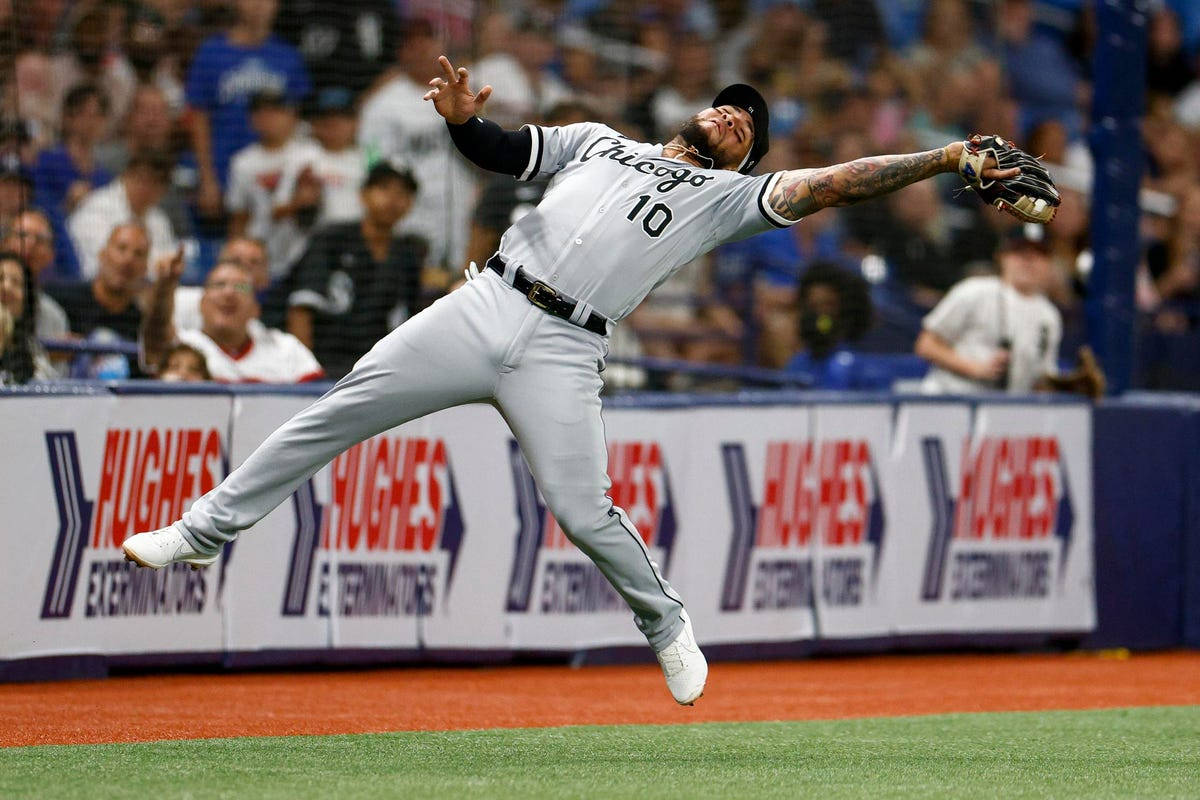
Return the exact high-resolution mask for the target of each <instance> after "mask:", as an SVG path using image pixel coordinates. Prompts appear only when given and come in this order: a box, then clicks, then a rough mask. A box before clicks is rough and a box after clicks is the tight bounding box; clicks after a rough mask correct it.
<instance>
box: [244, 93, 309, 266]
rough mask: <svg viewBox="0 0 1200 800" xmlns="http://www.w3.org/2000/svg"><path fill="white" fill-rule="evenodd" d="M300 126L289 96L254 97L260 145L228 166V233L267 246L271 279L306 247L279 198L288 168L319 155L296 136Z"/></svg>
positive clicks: (253, 124)
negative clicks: (259, 241)
mask: <svg viewBox="0 0 1200 800" xmlns="http://www.w3.org/2000/svg"><path fill="white" fill-rule="evenodd" d="M296 123H297V120H296V110H295V108H293V107H292V105H291V101H290V100H288V98H287V96H286V95H285V94H283V93H282V92H280V91H277V90H274V89H264V90H262V91H259V92H257V93H255V94H254V96H253V97H251V98H250V125H251V127H253V128H254V131H255V133H257V134H258V141H257V142H255V143H254V144H251V145H248V146H246V147H243V148H242V149H241V150H239V151H237V153H236V154H234V156H233V161H231V162H230V166H229V183H228V188H227V189H226V192H225V206H226V208H228V209H229V212H230V213H231V214H232V219H231V221H230V224H229V233H230V235H231V236H253V237H254V238H256V239H262V240H263V241H264V242H266V243H267V252H268V253H269V254H270V259H271V277H272V278H278V277H280V276H282V275H285V274H287V271H288V268H289V267H291V265H292V262H293V261H295V260H296V259H297V258H299V257H300V255H301V254H302V253H303V252H304V247H305V244H306V242H307V239H306V237H305V235H304V231H303V229H302V227H301V226H300V225H299V223H298V221H297V216H296V209H294V208H284V207H281V204H280V202H279V198H278V189H279V185H280V183H281V182H282V180H283V174H284V171H285V169H286V168H287V165H288V164H294V163H310V162H312V161H315V160H316V158H317V156H318V153H319V149H318V148H317V146H316V145H315V144H313V143H312V142H311V141H309V140H307V139H301V138H299V137H298V136H296Z"/></svg>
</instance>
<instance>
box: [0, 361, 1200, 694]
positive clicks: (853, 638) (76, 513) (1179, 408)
mask: <svg viewBox="0 0 1200 800" xmlns="http://www.w3.org/2000/svg"><path fill="white" fill-rule="evenodd" d="M83 392H84V393H82V394H81V393H80V390H78V389H76V390H73V392H72V393H68V394H63V395H53V394H49V395H48V394H47V393H45V392H41V393H37V394H31V393H22V392H11V393H8V394H6V395H4V396H0V403H2V404H3V405H4V406H5V408H6V413H5V414H4V415H0V426H3V427H4V432H3V434H4V440H5V441H6V442H11V443H12V450H10V452H21V453H25V454H27V455H26V457H25V458H22V459H12V458H10V459H7V460H6V461H5V463H4V464H3V466H2V467H0V469H3V470H4V473H5V474H4V476H3V481H4V484H5V485H6V486H7V487H9V488H10V489H12V490H13V491H12V493H11V494H10V497H13V498H14V502H13V503H12V505H11V506H10V509H11V511H10V513H8V514H6V515H5V522H4V524H3V532H2V535H0V549H2V550H3V551H4V563H5V564H6V565H9V566H7V567H6V568H5V573H6V580H5V582H4V589H3V595H4V597H3V602H4V606H5V608H6V609H7V610H8V612H7V613H6V614H5V615H4V617H3V619H0V662H3V664H4V667H3V670H2V672H0V675H8V676H9V677H10V678H13V677H30V676H31V675H32V676H36V675H37V669H32V670H31V669H30V668H32V667H35V665H36V664H37V663H40V662H45V661H46V660H47V659H50V660H54V661H55V662H56V663H58V664H60V665H61V664H67V665H70V666H68V667H67V668H66V672H68V673H71V672H75V673H79V672H87V671H93V672H94V671H95V670H96V669H98V667H97V665H98V664H99V665H103V664H122V665H127V664H143V665H163V664H172V663H176V662H179V663H184V662H186V663H214V664H215V663H224V664H230V665H243V664H249V663H280V664H286V663H311V662H314V661H315V662H330V661H336V662H339V663H370V662H374V661H379V660H396V659H407V660H427V659H435V658H446V657H452V658H456V659H470V660H492V661H497V660H507V659H510V658H512V657H513V655H514V654H518V653H523V652H538V653H542V652H546V651H559V652H575V651H593V652H594V651H596V650H597V649H606V648H621V647H629V646H637V645H640V644H641V640H640V636H639V635H638V634H637V631H636V629H635V628H634V626H633V625H632V621H631V619H630V615H629V612H628V610H627V609H625V608H624V607H623V606H622V605H621V604H620V602H619V601H616V600H615V598H614V597H613V596H612V595H611V594H610V592H609V590H608V589H607V586H606V584H604V583H603V582H602V581H600V580H598V578H597V575H596V574H594V571H593V569H592V567H591V565H590V564H589V563H588V562H587V561H586V559H584V558H583V557H582V556H581V555H580V554H579V553H578V552H577V551H575V550H574V548H573V547H572V546H571V545H570V544H569V543H568V542H567V541H566V539H565V537H564V536H563V534H562V532H561V530H559V529H558V526H557V524H556V523H555V522H554V521H553V519H552V518H551V517H550V516H549V515H548V514H547V513H546V510H545V508H544V505H543V504H542V502H541V499H540V496H539V495H538V494H537V493H536V490H535V488H534V487H533V485H532V482H531V481H530V479H529V476H528V471H527V469H526V468H525V466H524V463H523V460H522V459H521V457H520V455H519V451H517V450H516V449H515V446H514V443H513V442H512V440H511V437H510V436H509V434H508V432H507V430H506V429H505V428H504V426H503V424H502V422H501V421H500V419H499V417H498V415H496V414H495V412H494V411H493V410H492V409H490V408H487V407H485V406H470V407H464V408H459V409H452V410H449V411H446V412H442V413H440V414H436V415H433V416H431V417H428V418H426V419H424V420H420V421H417V422H414V423H410V424H408V425H406V426H402V427H401V428H399V429H396V430H395V431H390V432H388V433H385V434H383V435H381V436H380V437H377V438H376V439H375V440H372V441H371V442H369V443H367V444H366V445H363V446H361V447H359V448H356V449H355V450H352V451H350V453H348V454H347V455H345V456H343V457H340V458H339V459H338V460H336V461H335V462H334V464H333V465H332V466H331V467H329V468H327V469H325V470H323V471H322V472H320V473H318V475H317V476H315V478H314V480H313V481H312V482H310V483H309V484H306V485H305V486H304V487H302V489H301V491H299V492H298V493H297V494H296V495H295V496H293V498H291V499H290V500H289V501H288V502H286V503H284V504H283V505H282V506H281V507H280V508H279V509H278V510H276V511H275V512H273V513H272V514H271V515H269V516H268V517H267V518H266V519H265V520H263V522H261V523H259V526H257V528H256V529H255V530H253V531H252V532H250V533H249V534H247V535H245V536H243V537H242V538H240V539H239V541H238V542H237V543H236V544H235V545H234V546H233V547H232V548H228V549H227V550H226V553H225V557H224V558H223V559H222V561H221V562H220V563H219V565H218V566H217V567H214V568H210V569H208V570H206V571H204V572H201V573H195V572H191V571H189V570H186V569H182V568H180V569H177V570H174V571H166V572H162V573H148V572H146V571H137V572H134V571H132V570H131V569H130V568H129V567H127V566H125V565H124V562H123V561H122V560H121V553H120V550H119V542H120V540H121V539H122V538H123V537H124V536H125V535H128V534H129V533H132V532H134V531H135V530H138V529H140V528H143V527H146V526H152V525H156V524H159V523H163V522H166V521H169V519H170V518H173V517H174V516H176V515H177V514H178V512H179V510H180V509H181V508H182V507H184V506H185V505H186V504H187V503H189V502H190V501H191V500H192V499H194V498H195V497H196V496H198V495H199V494H200V493H201V492H202V491H204V490H206V489H207V488H209V487H210V486H211V485H213V484H214V483H215V482H216V481H217V480H219V479H220V478H221V476H223V475H224V474H226V471H227V470H228V469H229V467H230V465H236V464H238V463H240V462H241V460H242V459H244V458H245V456H246V455H247V454H248V453H249V452H250V451H251V450H252V449H253V447H255V446H256V445H257V444H258V442H259V441H261V440H262V438H263V437H265V436H266V435H267V433H269V432H270V431H271V430H272V429H273V428H274V427H275V426H277V425H278V424H279V423H280V422H282V421H283V420H284V419H286V418H287V417H288V416H289V415H291V414H292V413H294V412H295V411H296V410H298V409H299V408H302V407H303V406H304V405H306V404H307V403H309V402H311V401H312V399H313V395H312V393H311V392H309V391H305V390H296V389H289V390H273V389H267V388H261V387H258V388H240V389H229V388H223V387H207V388H205V389H203V390H200V391H195V390H190V391H189V390H180V389H177V388H176V389H169V390H167V391H161V390H159V387H158V386H145V385H138V384H126V385H121V386H114V387H112V388H111V389H105V388H97V387H92V388H90V389H86V390H83ZM1196 410H1197V409H1196V408H1194V407H1192V406H1189V405H1187V404H1179V403H1176V404H1175V405H1174V406H1172V407H1169V408H1162V407H1157V406H1153V405H1150V404H1148V403H1147V402H1129V403H1125V402H1110V403H1106V404H1104V405H1103V406H1101V407H1100V408H1099V409H1097V410H1096V411H1094V412H1093V410H1092V408H1091V407H1090V406H1088V405H1086V404H1083V403H1079V402H1072V401H1058V400H1048V399H1040V400H1026V401H1019V402H1014V401H1011V400H1007V399H1002V398H998V399H996V400H994V401H993V400H988V401H971V400H965V399H958V400H956V399H928V398H912V397H908V398H898V397H891V396H879V395H813V394H801V393H761V394H747V395H740V396H738V397H736V398H732V399H731V398H712V397H707V398H679V397H671V398H664V397H651V398H645V399H642V400H640V401H639V400H632V401H631V400H628V399H622V400H620V401H616V402H612V403H609V405H608V407H607V410H606V426H607V429H608V437H609V441H610V457H611V458H610V460H611V464H610V474H611V476H612V478H613V481H614V486H613V490H612V494H613V497H614V500H615V501H616V502H617V503H618V504H620V505H622V506H624V507H625V508H626V510H627V511H628V512H629V516H630V517H631V520H632V522H633V524H634V525H635V526H636V528H637V530H638V533H639V534H640V535H641V537H642V538H643V540H644V541H645V542H646V544H647V547H648V549H649V551H650V553H651V555H652V556H653V557H654V558H655V559H656V561H658V562H659V563H660V564H661V565H662V566H663V568H664V572H665V573H666V575H667V577H668V579H669V580H671V581H672V582H673V583H674V584H675V585H676V586H677V587H678V588H679V590H680V592H681V593H682V594H683V596H684V597H685V598H686V599H687V601H688V604H689V608H690V609H691V611H692V615H693V617H694V619H695V621H696V627H697V630H698V632H699V638H700V640H701V642H702V643H703V644H706V645H712V646H716V647H719V648H721V652H723V653H734V654H736V653H738V652H744V653H748V654H755V653H763V654H769V653H780V652H789V650H788V649H787V648H788V647H789V646H795V647H794V648H793V650H791V652H796V651H797V650H796V649H795V648H799V649H800V650H802V649H803V648H804V646H805V645H810V646H818V647H819V649H820V650H821V651H822V652H839V651H843V650H845V651H850V650H855V649H861V648H862V646H863V644H864V643H867V642H869V643H873V645H874V647H875V649H878V648H887V647H895V646H912V645H914V644H916V645H920V644H922V643H925V644H927V645H935V644H939V643H947V642H949V643H953V644H958V645H961V644H965V645H972V644H979V645H981V646H983V645H995V644H1003V643H1005V642H1010V643H1021V644H1038V643H1051V642H1054V643H1061V642H1064V641H1065V642H1079V641H1081V640H1082V641H1084V642H1086V643H1088V644H1093V645H1096V646H1131V647H1169V646H1176V645H1179V644H1181V643H1183V642H1185V641H1187V642H1190V643H1192V644H1194V643H1195V642H1196V625H1197V620H1198V619H1200V615H1197V614H1196V613H1195V609H1196V607H1197V604H1196V592H1197V589H1198V587H1200V584H1198V583H1197V581H1196V580H1195V577H1194V573H1195V572H1196V567H1195V556H1196V554H1197V548H1196V546H1195V543H1196V541H1197V537H1196V531H1197V526H1196V525H1195V524H1194V522H1195V518H1196V516H1197V509H1198V508H1200V505H1198V504H1197V502H1196V500H1197V497H1196V495H1195V492H1196V490H1195V484H1196V481H1195V480H1194V479H1193V476H1195V475H1196V474H1198V473H1197V472H1196V470H1195V465H1194V464H1193V462H1194V460H1195V458H1196V457H1197V450H1198V448H1196V447H1195V444H1196V443H1197V436H1196V430H1197V429H1198V428H1200V425H1198V423H1197V419H1200V418H1198V417H1197V414H1196ZM1093 420H1094V421H1095V424H1094V425H1093ZM1093 428H1094V430H1093ZM1188 435H1190V436H1191V438H1190V439H1189V438H1187V436H1188ZM1093 437H1094V439H1093ZM1093 442H1094V447H1093ZM1189 443H1190V446H1189ZM1093 449H1094V450H1095V452H1097V453H1103V454H1104V458H1102V459H1093V457H1092V454H1093ZM164 465H166V468H165V469H164ZM368 475H369V476H371V479H370V480H364V476H368ZM1093 481H1094V483H1095V486H1096V487H1097V491H1096V493H1095V495H1096V497H1097V504H1096V506H1095V509H1096V512H1097V513H1096V518H1097V522H1096V524H1095V543H1094V545H1095V548H1094V549H1095V555H1096V561H1095V562H1093V522H1092V511H1093V502H1092V496H1093V491H1092V485H1093ZM130 487H135V488H136V489H137V490H138V493H137V495H136V496H135V497H134V498H133V499H132V500H131V499H130V496H129V492H130ZM146 487H148V488H146ZM6 505H7V504H6ZM35 532H36V533H35ZM18 565H19V566H18ZM1093 586H1095V594H1094V595H1093ZM1188 609H1191V610H1192V613H1191V614H1188V613H1185V612H1186V611H1187V610H1188ZM1188 637H1190V638H1188ZM772 647H773V648H774V649H771V648H772ZM780 648H784V649H782V650H781V649H780Z"/></svg>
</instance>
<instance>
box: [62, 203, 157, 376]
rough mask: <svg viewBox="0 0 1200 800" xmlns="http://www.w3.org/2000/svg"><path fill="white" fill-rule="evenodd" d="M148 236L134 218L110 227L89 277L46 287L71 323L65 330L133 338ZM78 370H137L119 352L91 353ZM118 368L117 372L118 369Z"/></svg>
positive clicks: (138, 323) (116, 373)
mask: <svg viewBox="0 0 1200 800" xmlns="http://www.w3.org/2000/svg"><path fill="white" fill-rule="evenodd" d="M149 257H150V236H149V234H148V233H147V232H146V229H145V228H144V227H142V226H141V225H140V224H138V223H136V222H125V223H122V224H120V225H118V226H117V227H116V228H114V229H113V231H112V233H110V234H109V236H108V241H107V242H106V243H105V245H104V247H103V248H101V250H100V258H99V264H100V267H99V270H98V271H97V273H96V277H95V278H94V279H93V280H91V281H80V282H77V283H65V284H57V285H52V286H48V287H46V291H47V293H49V294H50V295H51V296H52V297H53V298H54V299H55V300H57V301H58V304H59V305H60V306H62V308H63V310H64V311H66V312H67V320H68V321H69V322H70V324H71V332H72V333H73V334H76V335H77V336H81V337H83V338H88V339H94V340H96V341H114V340H115V341H124V342H136V341H137V338H138V329H139V327H140V326H141V323H142V311H141V309H140V308H139V307H138V303H137V299H138V294H139V293H140V292H141V290H142V287H143V286H144V284H145V280H146V269H147V262H148V259H149ZM82 369H83V371H84V372H86V373H87V374H90V375H93V376H94V375H96V374H97V373H103V374H105V375H106V376H108V377H128V376H129V375H138V374H140V373H139V368H138V365H137V363H136V359H133V360H130V359H127V358H125V357H124V356H120V357H116V358H111V359H110V358H101V359H93V360H91V361H90V363H88V364H87V365H86V366H83V367H82ZM122 372H123V374H122Z"/></svg>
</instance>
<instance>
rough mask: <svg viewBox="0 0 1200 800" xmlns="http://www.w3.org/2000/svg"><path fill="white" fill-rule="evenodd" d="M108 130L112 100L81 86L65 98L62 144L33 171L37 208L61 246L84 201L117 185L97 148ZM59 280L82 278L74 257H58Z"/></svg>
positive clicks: (63, 252) (67, 251) (63, 253)
mask: <svg viewBox="0 0 1200 800" xmlns="http://www.w3.org/2000/svg"><path fill="white" fill-rule="evenodd" d="M107 124H108V98H106V97H105V96H104V92H103V91H102V90H101V89H100V87H99V86H97V85H96V84H94V83H81V84H79V85H77V86H75V87H73V88H71V89H70V90H69V91H68V92H67V94H66V96H65V97H64V98H63V109H62V143H61V144H59V145H58V146H57V147H53V148H50V149H49V150H43V151H42V152H41V154H40V155H38V159H37V163H36V164H35V165H34V167H33V204H34V205H35V206H36V207H37V208H39V209H40V210H41V211H42V212H43V213H45V215H46V217H47V219H49V220H50V227H51V228H52V229H53V230H54V238H55V240H56V241H58V242H63V243H67V242H69V237H68V236H67V216H68V215H70V213H71V212H72V211H74V210H75V206H76V205H77V204H78V203H79V201H80V200H82V199H83V197H84V196H85V195H87V194H88V193H89V192H91V191H92V190H93V189H96V188H98V187H100V186H103V185H104V184H106V183H108V182H109V181H111V180H112V179H113V174H112V173H111V172H109V171H108V170H106V169H104V168H103V167H102V166H100V164H99V163H98V162H97V160H96V145H97V144H98V143H99V141H100V138H101V137H102V136H103V135H104V131H105V129H106V127H107ZM57 255H58V258H57V260H56V261H55V265H54V271H53V274H52V275H51V276H47V277H51V278H53V279H55V280H70V279H73V278H77V277H78V276H79V264H78V261H77V260H76V258H75V251H74V250H73V249H71V247H70V245H69V244H65V245H64V246H63V247H61V248H60V249H59V251H58V254H57Z"/></svg>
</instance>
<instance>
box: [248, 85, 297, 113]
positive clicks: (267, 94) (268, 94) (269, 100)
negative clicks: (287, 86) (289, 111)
mask: <svg viewBox="0 0 1200 800" xmlns="http://www.w3.org/2000/svg"><path fill="white" fill-rule="evenodd" d="M293 105H294V103H292V101H291V100H289V99H288V96H287V95H286V94H284V93H283V92H282V91H281V90H279V89H276V88H274V87H267V88H265V89H259V90H258V91H256V92H254V93H253V94H251V95H250V102H249V106H250V110H251V111H258V110H259V109H262V108H291V107H292V106H293Z"/></svg>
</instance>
